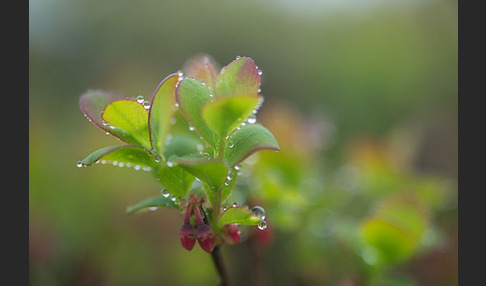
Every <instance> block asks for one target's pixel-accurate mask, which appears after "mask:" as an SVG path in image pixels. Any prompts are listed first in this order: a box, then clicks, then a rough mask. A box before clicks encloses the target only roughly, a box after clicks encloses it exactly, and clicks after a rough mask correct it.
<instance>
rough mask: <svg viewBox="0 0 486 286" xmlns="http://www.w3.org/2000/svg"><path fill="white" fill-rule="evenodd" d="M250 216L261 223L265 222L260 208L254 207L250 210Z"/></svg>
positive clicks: (263, 213) (263, 212) (262, 210)
mask: <svg viewBox="0 0 486 286" xmlns="http://www.w3.org/2000/svg"><path fill="white" fill-rule="evenodd" d="M251 215H252V216H254V217H256V218H258V219H261V220H262V221H263V220H265V210H264V209H263V208H262V207H260V206H254V207H253V208H252V209H251Z"/></svg>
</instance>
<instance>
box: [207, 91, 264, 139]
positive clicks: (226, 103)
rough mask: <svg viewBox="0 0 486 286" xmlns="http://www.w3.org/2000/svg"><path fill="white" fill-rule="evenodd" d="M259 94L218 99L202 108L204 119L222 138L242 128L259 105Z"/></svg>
mask: <svg viewBox="0 0 486 286" xmlns="http://www.w3.org/2000/svg"><path fill="white" fill-rule="evenodd" d="M258 98H259V96H258V95H257V94H252V95H240V96H234V97H218V98H216V99H215V100H214V101H212V102H208V103H206V104H205V105H204V106H203V107H202V118H203V119H204V121H205V122H206V124H207V125H208V126H209V128H211V129H212V130H213V131H214V132H216V133H217V134H218V135H219V136H220V137H226V136H227V135H228V133H230V131H232V130H233V129H235V128H236V127H238V126H240V125H241V123H243V122H245V120H246V119H248V117H249V116H250V115H251V114H252V112H253V110H254V109H255V107H256V106H257V105H258Z"/></svg>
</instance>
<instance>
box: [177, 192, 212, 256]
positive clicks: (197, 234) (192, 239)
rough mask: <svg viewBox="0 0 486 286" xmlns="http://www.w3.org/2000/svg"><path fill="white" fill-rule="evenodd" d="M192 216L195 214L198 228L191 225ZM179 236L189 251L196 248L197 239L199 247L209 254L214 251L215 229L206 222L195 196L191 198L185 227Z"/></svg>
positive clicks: (185, 217)
mask: <svg viewBox="0 0 486 286" xmlns="http://www.w3.org/2000/svg"><path fill="white" fill-rule="evenodd" d="M203 213H204V212H203ZM192 214H194V217H195V218H196V223H197V226H196V227H194V226H193V225H192V224H191V220H190V218H191V215H192ZM179 235H180V239H181V244H182V246H183V247H184V248H185V249H187V250H191V249H192V248H193V247H194V244H196V239H197V241H198V242H199V246H201V248H202V249H203V250H204V251H206V252H209V253H211V252H212V251H213V249H214V246H215V245H216V235H215V234H214V231H213V229H212V228H211V227H210V226H209V225H207V224H206V223H205V222H204V220H203V217H202V215H201V209H200V205H199V203H198V202H197V199H196V197H195V196H193V197H191V199H190V201H189V203H188V206H187V209H186V213H185V216H184V225H183V226H182V228H181V231H180V233H179Z"/></svg>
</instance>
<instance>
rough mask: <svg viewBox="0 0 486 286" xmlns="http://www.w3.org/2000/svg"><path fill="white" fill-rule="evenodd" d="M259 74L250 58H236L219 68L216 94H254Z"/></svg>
mask: <svg viewBox="0 0 486 286" xmlns="http://www.w3.org/2000/svg"><path fill="white" fill-rule="evenodd" d="M259 88H260V74H259V72H258V68H257V67H256V65H255V63H254V62H253V60H252V59H251V58H248V57H241V58H238V59H236V60H234V61H232V62H231V63H229V64H228V65H227V66H225V67H223V68H222V69H221V73H220V74H219V75H218V77H217V79H216V96H218V97H219V96H239V95H256V94H258V89H259Z"/></svg>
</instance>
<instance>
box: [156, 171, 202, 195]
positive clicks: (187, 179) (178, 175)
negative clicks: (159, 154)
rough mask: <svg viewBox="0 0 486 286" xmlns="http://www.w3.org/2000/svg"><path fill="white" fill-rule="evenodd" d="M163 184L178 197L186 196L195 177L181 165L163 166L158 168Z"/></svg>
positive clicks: (158, 174)
mask: <svg viewBox="0 0 486 286" xmlns="http://www.w3.org/2000/svg"><path fill="white" fill-rule="evenodd" d="M157 176H158V178H159V180H160V183H161V184H162V186H164V188H165V189H167V190H168V191H169V192H170V193H171V194H172V195H174V196H176V197H185V196H186V194H187V191H188V190H189V188H190V187H191V186H192V183H193V182H194V179H195V177H194V176H193V175H192V174H190V173H188V172H187V171H185V170H184V169H183V168H181V167H180V166H173V167H168V166H165V165H164V166H162V167H161V168H159V169H158V170H157Z"/></svg>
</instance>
